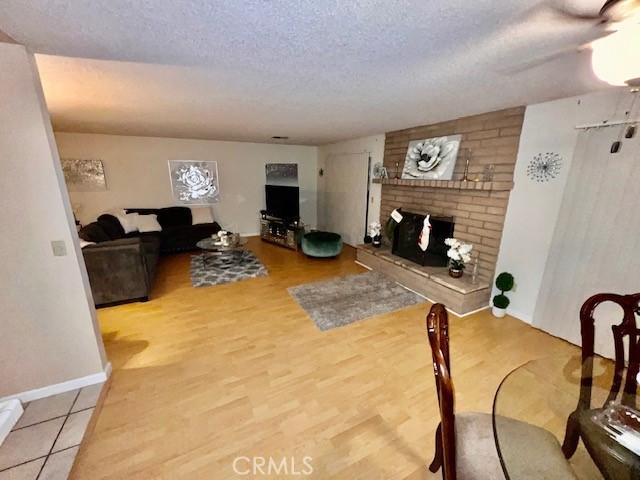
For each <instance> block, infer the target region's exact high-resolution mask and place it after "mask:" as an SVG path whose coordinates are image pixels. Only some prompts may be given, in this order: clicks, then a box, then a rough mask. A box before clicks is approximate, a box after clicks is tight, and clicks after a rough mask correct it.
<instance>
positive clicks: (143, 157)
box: [56, 133, 317, 235]
mask: <svg viewBox="0 0 640 480" xmlns="http://www.w3.org/2000/svg"><path fill="white" fill-rule="evenodd" d="M56 140H57V143H58V148H59V150H60V156H61V157H69V158H95V159H100V160H102V161H103V164H104V168H105V176H106V180H107V190H106V191H103V192H70V195H71V200H72V203H73V204H74V207H75V206H76V205H80V206H81V208H80V213H79V217H80V221H81V222H82V223H83V224H86V223H88V222H90V221H92V220H95V219H96V217H97V216H98V215H100V214H101V213H102V212H105V211H107V210H110V209H112V208H122V207H132V208H133V207H140V208H143V207H155V208H157V207H166V206H169V205H175V204H176V202H174V200H173V198H172V195H171V185H170V182H169V167H168V163H167V162H168V160H216V161H217V162H218V175H219V185H220V202H218V203H217V204H215V205H213V212H214V217H215V219H216V220H217V221H218V222H219V223H220V224H221V225H222V227H223V228H226V229H229V230H233V231H237V232H240V233H243V234H251V235H255V234H257V233H258V232H259V228H258V224H259V220H258V219H259V211H260V210H261V209H263V208H264V207H265V200H264V185H265V164H266V163H297V164H298V178H299V184H300V216H301V217H302V219H303V221H304V222H305V223H307V224H308V225H310V226H312V227H315V225H316V223H317V217H316V215H317V204H316V197H317V193H316V190H317V148H316V147H307V146H296V145H273V144H257V143H241V142H220V141H211V140H185V139H175V138H155V137H127V136H119V135H94V134H83V133H56Z"/></svg>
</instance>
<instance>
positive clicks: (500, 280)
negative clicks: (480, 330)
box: [491, 272, 514, 318]
mask: <svg viewBox="0 0 640 480" xmlns="http://www.w3.org/2000/svg"><path fill="white" fill-rule="evenodd" d="M513 285H514V280H513V275H511V274H510V273H508V272H502V273H501V274H500V275H498V276H497V277H496V287H497V288H498V290H500V293H499V294H498V295H496V296H495V297H493V308H492V310H491V313H493V315H494V316H495V317H498V318H502V317H504V316H505V314H506V313H507V307H508V306H509V303H511V300H509V297H507V296H506V295H505V293H506V292H508V291H510V290H512V289H513Z"/></svg>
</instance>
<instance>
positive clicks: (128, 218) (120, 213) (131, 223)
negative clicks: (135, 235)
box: [107, 209, 138, 233]
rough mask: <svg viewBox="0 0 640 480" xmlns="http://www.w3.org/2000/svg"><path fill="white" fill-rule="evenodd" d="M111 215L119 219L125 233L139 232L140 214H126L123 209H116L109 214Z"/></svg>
mask: <svg viewBox="0 0 640 480" xmlns="http://www.w3.org/2000/svg"><path fill="white" fill-rule="evenodd" d="M107 213H108V214H110V215H113V216H114V217H116V218H117V219H118V221H119V222H120V225H122V228H123V229H124V233H131V232H137V231H138V214H137V213H126V212H125V211H124V210H122V209H114V210H111V211H110V212H107Z"/></svg>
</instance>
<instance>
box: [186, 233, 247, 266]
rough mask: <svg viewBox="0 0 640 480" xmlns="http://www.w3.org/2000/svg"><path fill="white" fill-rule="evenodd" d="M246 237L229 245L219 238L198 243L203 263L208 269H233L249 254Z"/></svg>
mask: <svg viewBox="0 0 640 480" xmlns="http://www.w3.org/2000/svg"><path fill="white" fill-rule="evenodd" d="M246 244H247V239H246V238H245V237H237V238H236V239H235V240H231V241H230V242H229V243H222V242H221V241H220V239H219V238H217V237H216V238H211V237H209V238H205V239H202V240H200V241H199V242H198V243H196V247H198V248H199V249H200V250H202V251H203V262H204V264H205V265H206V266H207V267H214V268H220V269H223V270H224V269H227V268H231V267H233V266H234V265H237V264H238V262H240V261H241V260H242V258H243V257H244V256H245V255H246V254H247V253H248V251H247V249H246V248H245V245H246Z"/></svg>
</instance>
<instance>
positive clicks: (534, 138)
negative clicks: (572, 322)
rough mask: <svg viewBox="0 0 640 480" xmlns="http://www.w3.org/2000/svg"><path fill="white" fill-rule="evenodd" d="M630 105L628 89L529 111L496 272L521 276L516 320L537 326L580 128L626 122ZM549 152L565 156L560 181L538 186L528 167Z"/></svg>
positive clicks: (514, 305) (513, 311)
mask: <svg viewBox="0 0 640 480" xmlns="http://www.w3.org/2000/svg"><path fill="white" fill-rule="evenodd" d="M630 102H631V94H630V93H629V92H628V91H627V90H626V89H610V90H605V91H601V92H597V93H591V94H587V95H582V96H578V97H572V98H566V99H561V100H555V101H552V102H545V103H540V104H536V105H530V106H528V107H527V109H526V112H525V117H524V124H523V127H522V134H521V136H520V146H519V150H518V159H517V162H516V169H515V175H514V182H515V187H514V189H513V191H512V192H511V197H510V199H509V206H508V208H507V215H506V218H505V226H504V232H503V236H502V242H501V245H500V254H499V256H498V263H497V268H496V273H497V274H498V273H500V272H502V271H508V272H511V273H512V274H513V275H514V276H515V279H516V284H517V287H516V290H515V291H513V292H511V293H510V294H509V297H510V298H511V305H510V307H509V313H510V314H512V315H513V316H515V317H518V318H519V319H521V320H524V321H526V322H529V323H531V320H532V317H533V313H534V310H535V306H536V302H537V301H538V295H539V292H540V286H541V283H542V278H543V274H544V270H545V264H546V262H547V257H548V255H549V249H550V246H551V241H552V237H553V232H554V228H555V225H556V221H557V220H558V214H559V211H560V205H561V202H562V197H563V192H564V189H565V186H566V183H567V178H568V173H569V170H570V167H571V162H572V160H573V155H574V150H575V146H576V140H577V138H578V131H577V130H576V129H575V127H576V125H584V124H593V123H598V122H602V121H604V120H609V121H611V120H615V119H622V117H623V115H624V112H625V110H626V109H627V108H628V107H629V106H630ZM545 152H556V153H558V154H560V156H561V157H562V158H563V165H562V170H561V172H560V175H559V177H558V178H556V179H555V180H552V181H551V182H549V183H538V182H535V181H532V180H530V179H529V178H527V174H526V173H527V166H528V164H529V161H530V160H531V159H532V158H533V157H534V155H536V154H538V153H545ZM494 293H496V292H495V290H494Z"/></svg>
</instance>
